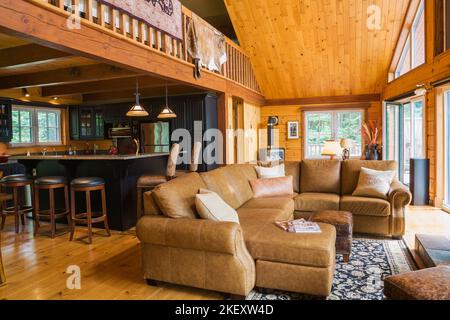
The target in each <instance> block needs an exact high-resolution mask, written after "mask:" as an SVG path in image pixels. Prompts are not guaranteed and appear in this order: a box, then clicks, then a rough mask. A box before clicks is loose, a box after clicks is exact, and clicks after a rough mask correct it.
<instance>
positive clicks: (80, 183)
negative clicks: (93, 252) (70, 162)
mask: <svg viewBox="0 0 450 320" xmlns="http://www.w3.org/2000/svg"><path fill="white" fill-rule="evenodd" d="M70 188H71V190H70V200H71V210H70V216H71V223H70V241H73V237H74V234H75V224H76V223H80V224H84V225H87V227H88V238H89V244H91V243H92V225H93V224H94V223H99V222H103V223H104V225H105V230H106V233H107V234H108V236H111V232H110V230H109V225H108V216H107V212H106V191H105V180H103V179H102V178H96V177H88V178H77V179H74V180H72V182H71V183H70ZM94 191H100V193H101V196H102V200H101V201H102V212H100V213H94V212H92V204H91V192H94ZM76 192H84V193H85V194H86V212H84V213H76V203H75V201H76V199H75V194H76Z"/></svg>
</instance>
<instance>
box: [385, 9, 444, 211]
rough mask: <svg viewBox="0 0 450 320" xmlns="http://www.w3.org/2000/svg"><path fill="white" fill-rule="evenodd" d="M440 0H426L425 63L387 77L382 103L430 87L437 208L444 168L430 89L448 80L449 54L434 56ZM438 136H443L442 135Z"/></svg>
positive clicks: (429, 145) (429, 134) (429, 150)
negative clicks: (440, 178)
mask: <svg viewBox="0 0 450 320" xmlns="http://www.w3.org/2000/svg"><path fill="white" fill-rule="evenodd" d="M438 1H441V0H436V1H435V0H428V1H425V24H426V25H425V32H426V48H425V51H426V63H425V64H424V65H422V66H419V67H418V68H416V69H414V70H411V71H410V72H408V73H406V74H404V75H403V76H401V77H399V78H397V79H395V80H393V81H391V82H388V81H387V80H388V77H386V85H385V87H384V90H383V95H382V96H383V100H390V99H392V98H394V97H397V96H401V95H403V94H405V93H407V92H411V91H414V90H415V89H416V86H417V85H422V84H424V85H426V86H427V87H428V88H431V89H430V90H429V91H428V92H427V94H426V97H425V100H426V126H425V135H426V157H427V158H429V159H430V199H432V201H433V203H434V204H435V205H436V206H440V204H441V202H442V193H443V190H439V189H442V186H441V187H438V185H439V183H438V181H437V178H438V177H442V176H443V170H444V168H443V166H442V165H439V166H438V162H437V151H438V144H437V135H438V134H439V133H438V132H437V128H438V127H439V125H438V123H437V122H436V120H437V119H438V118H437V116H436V114H437V112H438V110H437V105H438V101H439V99H442V97H441V96H440V95H439V94H438V90H439V89H438V88H436V87H434V88H433V87H432V83H434V82H436V81H440V80H442V79H446V78H449V77H450V68H449V66H450V51H446V52H443V53H440V54H437V55H436V49H437V48H438V47H440V45H439V44H438V43H437V42H436V39H439V37H436V36H437V35H438V34H437V31H436V23H435V22H436V3H437V2H438ZM440 134H443V133H442V132H441V133H440Z"/></svg>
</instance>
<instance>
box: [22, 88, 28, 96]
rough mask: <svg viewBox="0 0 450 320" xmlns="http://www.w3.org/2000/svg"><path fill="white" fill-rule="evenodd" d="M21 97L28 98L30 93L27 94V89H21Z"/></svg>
mask: <svg viewBox="0 0 450 320" xmlns="http://www.w3.org/2000/svg"><path fill="white" fill-rule="evenodd" d="M22 95H23V96H24V97H26V98H29V97H30V93H29V92H28V89H27V88H23V89H22Z"/></svg>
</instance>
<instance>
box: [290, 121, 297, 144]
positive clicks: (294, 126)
mask: <svg viewBox="0 0 450 320" xmlns="http://www.w3.org/2000/svg"><path fill="white" fill-rule="evenodd" d="M298 127H299V122H298V121H290V122H288V124H287V132H288V139H289V140H294V139H299V130H298Z"/></svg>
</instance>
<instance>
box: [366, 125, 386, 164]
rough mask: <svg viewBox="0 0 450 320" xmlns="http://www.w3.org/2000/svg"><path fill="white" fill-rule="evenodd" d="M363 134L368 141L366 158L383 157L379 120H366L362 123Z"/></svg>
mask: <svg viewBox="0 0 450 320" xmlns="http://www.w3.org/2000/svg"><path fill="white" fill-rule="evenodd" d="M362 135H363V137H364V141H365V143H366V149H365V157H366V160H379V159H380V158H381V157H380V150H379V149H380V148H379V145H378V136H379V130H378V122H377V121H375V120H371V121H368V122H364V123H363V125H362Z"/></svg>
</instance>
